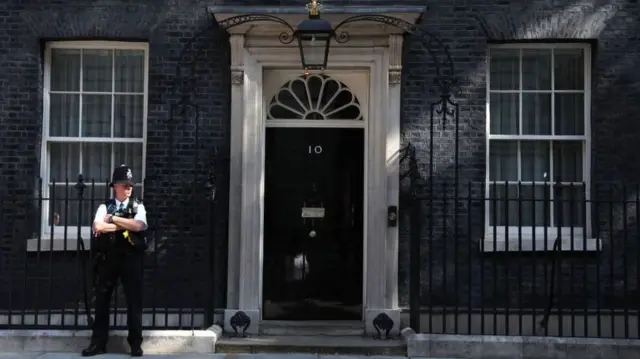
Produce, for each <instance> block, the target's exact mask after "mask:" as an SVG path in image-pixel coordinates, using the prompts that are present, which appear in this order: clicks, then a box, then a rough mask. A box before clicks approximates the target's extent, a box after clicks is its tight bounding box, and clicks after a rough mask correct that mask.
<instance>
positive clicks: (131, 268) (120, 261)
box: [91, 250, 144, 346]
mask: <svg viewBox="0 0 640 359" xmlns="http://www.w3.org/2000/svg"><path fill="white" fill-rule="evenodd" d="M143 259H144V252H142V251H132V250H128V251H113V252H112V253H108V254H106V255H105V256H104V258H100V259H99V260H98V263H96V265H97V275H96V282H95V294H96V304H95V312H96V314H95V320H94V323H93V335H92V336H91V342H92V343H93V344H96V345H99V346H105V345H106V344H107V339H108V334H109V305H110V303H111V297H112V295H113V291H114V289H115V288H116V286H117V284H118V279H120V281H121V283H122V288H123V289H124V295H125V299H126V302H127V326H128V329H129V335H128V337H127V341H128V342H129V345H131V346H140V345H141V344H142V285H143V283H142V273H143Z"/></svg>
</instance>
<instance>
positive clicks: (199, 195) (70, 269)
mask: <svg viewBox="0 0 640 359" xmlns="http://www.w3.org/2000/svg"><path fill="white" fill-rule="evenodd" d="M36 182H37V183H36V185H35V186H33V187H34V188H36V191H35V192H36V193H25V190H24V187H23V186H25V182H24V181H23V182H16V183H12V184H9V187H8V189H7V191H6V192H5V193H3V194H2V196H1V197H0V328H62V329H80V328H87V326H88V325H90V323H91V321H92V319H91V314H92V313H93V306H94V303H93V301H94V295H93V289H92V287H93V285H92V284H93V263H94V261H93V255H94V253H93V250H92V242H93V240H94V239H93V238H92V237H93V236H92V233H91V229H90V226H91V223H92V221H93V217H94V213H95V211H96V209H97V207H98V205H99V204H101V203H104V202H105V201H106V199H108V198H109V197H110V194H111V193H110V188H109V187H107V185H106V183H105V182H100V183H99V182H96V181H85V180H84V178H83V177H82V176H80V177H79V178H78V180H77V182H75V183H73V182H68V181H66V182H63V183H56V182H53V181H52V182H51V183H48V184H47V183H42V182H41V181H40V180H37V181H36ZM212 182H213V180H212V179H209V180H204V181H202V182H196V181H194V182H190V183H181V184H179V186H178V187H179V188H178V187H176V186H175V184H172V185H171V187H169V188H167V186H168V184H167V183H166V182H160V181H151V180H147V181H145V182H144V184H143V185H142V184H141V185H140V186H137V187H135V189H134V195H133V196H134V197H138V198H141V196H140V195H141V194H144V199H143V203H144V206H145V208H146V211H147V220H148V224H149V229H148V231H147V238H148V240H149V249H148V250H147V252H146V254H145V266H144V271H145V273H144V277H145V284H144V315H143V325H144V326H145V327H147V328H185V329H192V328H205V327H208V326H210V325H211V324H212V323H213V307H212V303H214V302H215V300H214V295H215V286H214V283H213V278H214V276H213V275H212V271H213V260H214V257H215V253H214V250H215V243H214V241H215V239H216V235H215V232H216V229H215V226H216V220H215V213H214V208H215V184H214V183H212ZM142 191H144V192H143V193H141V192H142ZM112 305H113V309H112V315H113V319H112V325H114V326H115V327H117V328H125V327H126V305H125V301H124V297H123V293H122V290H121V288H117V289H116V291H115V293H114V297H113V302H112Z"/></svg>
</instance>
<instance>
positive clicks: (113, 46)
mask: <svg viewBox="0 0 640 359" xmlns="http://www.w3.org/2000/svg"><path fill="white" fill-rule="evenodd" d="M52 49H106V50H141V51H144V58H145V61H144V69H143V71H144V77H143V87H144V92H143V93H141V94H142V95H143V112H142V116H143V119H142V136H143V137H142V138H106V137H105V138H102V137H83V138H79V137H58V136H55V137H53V136H49V121H50V114H49V111H50V107H51V103H50V93H65V92H64V91H57V92H56V91H54V92H52V91H50V88H51V50H52ZM44 60H45V61H44V76H43V90H42V97H43V107H42V110H43V116H42V142H41V145H40V177H41V178H42V187H41V188H40V194H39V195H40V196H42V197H44V198H48V197H49V178H50V167H49V156H48V151H47V146H48V144H49V143H56V142H57V143H61V142H62V143H84V142H87V143H140V144H141V145H142V157H143V160H142V173H140V174H138V175H137V176H139V177H138V178H139V179H140V180H139V181H140V183H142V180H143V179H144V176H145V173H146V151H147V149H146V147H147V146H146V145H147V116H148V101H149V44H148V43H146V42H122V41H52V42H48V43H47V44H46V46H45V53H44ZM80 66H82V63H81V64H80ZM112 71H115V70H114V69H112ZM81 83H82V79H81ZM74 93H78V94H80V93H83V94H84V92H82V91H77V92H74ZM102 93H105V92H102ZM109 93H111V94H117V93H116V92H114V91H113V88H112V91H110V92H109ZM136 94H137V95H139V94H138V93H136ZM80 104H82V100H80ZM113 105H114V104H113V103H112V104H111V106H112V108H113ZM112 115H113V113H112ZM80 116H82V111H80ZM112 120H113V119H112ZM75 180H76V179H75V178H73V179H71V178H70V179H69V181H70V182H71V181H73V182H75ZM85 180H86V181H90V180H91V179H90V178H86V179H85ZM100 180H102V179H100ZM137 187H138V186H137ZM139 188H141V189H140V193H139V194H138V195H139V196H142V195H143V193H144V188H143V186H140V187H139ZM85 197H86V196H85ZM40 215H41V218H40V222H41V226H42V233H41V238H40V239H33V238H31V239H27V251H38V250H40V251H48V250H51V248H52V247H53V250H54V251H56V250H65V249H66V250H75V249H76V247H77V244H78V235H77V232H78V231H77V228H78V226H67V228H66V231H67V235H66V240H65V239H64V237H65V233H64V232H65V227H64V226H56V227H55V228H54V231H53V233H51V230H50V226H48V218H49V206H43V208H42V210H41V214H40ZM90 231H91V227H90V226H81V227H80V233H81V236H82V238H83V243H84V244H85V249H86V250H89V249H90ZM51 242H53V244H51Z"/></svg>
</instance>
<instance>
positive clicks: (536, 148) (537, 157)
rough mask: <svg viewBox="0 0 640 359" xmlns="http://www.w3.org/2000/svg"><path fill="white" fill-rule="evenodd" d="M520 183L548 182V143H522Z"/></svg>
mask: <svg viewBox="0 0 640 359" xmlns="http://www.w3.org/2000/svg"><path fill="white" fill-rule="evenodd" d="M520 146H521V152H522V163H521V166H522V177H521V179H522V181H545V180H547V181H550V180H551V179H550V178H549V175H550V174H549V157H550V156H549V142H541V141H535V142H533V141H522V142H521V143H520Z"/></svg>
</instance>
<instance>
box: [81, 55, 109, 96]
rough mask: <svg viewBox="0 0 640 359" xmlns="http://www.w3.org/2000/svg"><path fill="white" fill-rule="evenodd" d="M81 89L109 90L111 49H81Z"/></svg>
mask: <svg viewBox="0 0 640 359" xmlns="http://www.w3.org/2000/svg"><path fill="white" fill-rule="evenodd" d="M82 75H83V80H82V90H83V91H101V92H111V91H112V84H111V79H112V77H113V51H112V50H82Z"/></svg>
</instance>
